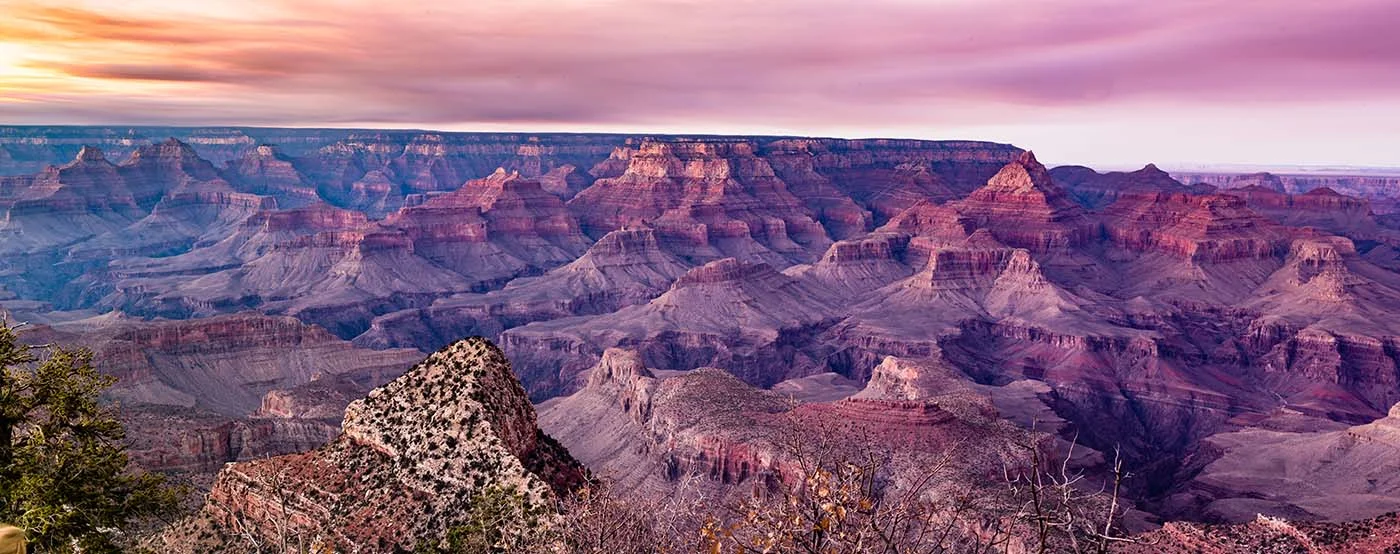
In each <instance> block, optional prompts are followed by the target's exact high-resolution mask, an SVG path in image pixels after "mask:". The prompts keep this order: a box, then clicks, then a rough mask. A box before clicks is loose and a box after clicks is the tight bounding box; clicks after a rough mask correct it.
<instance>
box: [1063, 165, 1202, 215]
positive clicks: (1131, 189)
mask: <svg viewBox="0 0 1400 554" xmlns="http://www.w3.org/2000/svg"><path fill="white" fill-rule="evenodd" d="M1050 177H1051V178H1053V179H1054V180H1055V182H1057V183H1059V184H1060V185H1061V186H1063V187H1064V188H1065V190H1066V191H1068V193H1069V195H1070V197H1071V198H1073V199H1074V201H1075V202H1078V203H1079V204H1080V205H1081V206H1084V207H1085V208H1089V209H1102V208H1104V207H1106V206H1108V205H1110V204H1112V203H1113V202H1115V201H1116V200H1118V197H1120V196H1122V195H1123V194H1144V193H1146V194H1151V193H1178V192H1189V189H1188V188H1187V187H1186V185H1183V184H1181V182H1179V181H1177V180H1176V179H1173V178H1172V177H1171V175H1168V174H1167V172H1165V171H1162V170H1160V169H1157V166H1155V165H1152V164H1148V165H1147V166H1146V167H1143V168H1142V169H1139V170H1137V171H1126V172H1125V171H1110V172H1108V173H1099V172H1097V171H1094V170H1092V169H1089V168H1087V167H1083V166H1073V165H1071V166H1063V167H1056V168H1054V169H1051V170H1050Z"/></svg>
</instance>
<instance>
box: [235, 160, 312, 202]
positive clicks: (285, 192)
mask: <svg viewBox="0 0 1400 554" xmlns="http://www.w3.org/2000/svg"><path fill="white" fill-rule="evenodd" d="M224 176H225V178H226V179H227V180H228V181H229V182H230V183H232V184H233V185H234V186H235V187H237V188H239V190H243V191H246V192H251V193H254V194H263V195H270V196H275V197H277V199H278V201H279V202H280V203H281V205H282V206H284V207H288V208H290V207H296V206H298V205H303V204H311V203H315V202H317V201H318V200H319V199H320V198H319V196H317V193H316V187H315V185H313V184H309V183H308V182H307V179H306V178H305V177H304V176H303V175H302V174H301V172H300V171H298V170H297V168H296V166H295V165H294V164H293V159H292V158H291V157H289V156H286V155H284V154H283V153H282V152H281V151H279V150H278V149H277V147H276V146H272V145H266V144H264V145H259V146H257V147H256V148H253V149H251V150H249V151H248V153H247V154H245V155H244V156H243V157H241V158H238V159H236V160H232V161H230V162H229V164H228V167H227V168H226V169H225V171H224Z"/></svg>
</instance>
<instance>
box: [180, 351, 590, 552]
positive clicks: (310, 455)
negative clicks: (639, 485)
mask: <svg viewBox="0 0 1400 554" xmlns="http://www.w3.org/2000/svg"><path fill="white" fill-rule="evenodd" d="M581 479H582V473H581V471H580V469H579V467H578V466H577V465H576V463H575V462H573V461H572V458H570V457H569V455H568V453H567V452H564V451H563V450H562V449H560V448H559V447H558V446H556V445H555V444H554V443H553V442H552V441H551V440H549V439H548V438H547V437H545V436H544V435H543V433H542V432H540V431H539V429H538V428H537V427H536V425H535V411H534V408H533V407H531V405H530V403H529V401H528V400H527V399H526V397H525V394H524V391H523V390H522V389H521V388H520V385H519V383H518V382H516V381H515V378H514V376H513V375H511V372H510V365H509V363H508V362H507V361H506V359H505V357H504V356H503V355H501V353H500V351H499V350H497V349H496V348H495V346H493V345H491V344H490V343H489V342H486V341H485V340H481V339H468V340H464V341H461V342H458V343H456V344H454V345H452V346H450V347H448V348H444V349H443V350H441V351H439V352H437V353H435V354H433V355H431V356H429V357H428V359H426V360H424V361H423V362H422V363H420V364H419V365H417V366H415V367H414V368H413V369H412V370H410V371H409V372H408V373H406V374H405V375H404V376H403V377H401V378H399V379H396V380H395V381H393V382H391V383H389V384H388V385H386V386H384V387H381V388H379V389H376V390H374V391H373V392H371V393H370V394H369V396H367V397H366V398H364V399H362V400H357V401H355V402H354V403H352V404H351V405H350V407H349V408H348V409H347V410H346V413H345V423H344V425H343V431H342V432H341V434H340V436H339V437H337V438H336V439H335V440H334V441H332V442H331V443H330V444H328V445H326V446H324V447H322V448H320V449H317V450H315V451H312V452H307V453H305V454H297V455H291V456H283V457H278V458H270V459H266V460H259V461H255V462H244V463H238V464H233V465H230V466H228V467H227V468H225V469H224V471H222V472H221V473H220V475H219V477H218V479H217V480H216V482H215V485H214V488H213V490H212V491H211V492H210V494H209V498H208V501H207V503H206V505H205V506H204V508H203V509H202V510H201V512H200V513H199V514H197V515H196V516H195V518H194V520H193V521H191V522H187V523H186V524H185V525H184V526H183V527H176V528H173V529H172V530H170V531H167V533H166V536H165V539H166V541H167V545H168V546H169V547H171V548H173V549H175V550H176V551H198V550H200V549H203V548H210V547H218V548H221V549H228V550H234V551H237V550H239V549H242V548H243V547H244V546H245V545H243V544H241V543H240V541H242V540H243V538H242V537H241V536H240V534H241V533H252V534H253V535H254V536H259V537H262V538H264V539H267V540H270V541H276V540H277V539H278V538H279V537H280V536H291V535H295V536H298V537H303V538H305V540H306V541H307V542H308V543H314V544H320V545H323V546H326V547H331V548H335V549H337V550H343V551H390V550H394V549H412V548H414V546H415V545H417V544H418V543H419V542H427V543H436V542H437V541H440V540H442V539H443V538H444V537H445V535H446V533H447V531H448V530H449V529H451V528H452V527H453V526H456V525H461V524H464V523H466V522H465V521H464V520H463V519H462V518H464V517H465V516H466V514H467V510H466V507H467V505H468V503H469V502H470V501H471V498H472V497H473V496H474V495H475V494H478V493H480V492H481V491H482V490H483V489H485V488H486V487H488V486H489V487H500V488H503V489H509V490H513V491H515V492H516V493H518V494H520V495H522V496H523V498H524V501H525V502H526V504H527V505H534V506H544V505H546V503H547V502H549V499H550V498H551V497H552V496H553V495H554V491H555V490H556V488H557V489H558V490H564V489H566V488H568V487H571V486H575V485H577V484H578V483H580V482H581ZM552 487H555V488H552ZM197 529H198V530H207V531H208V532H210V533H211V534H212V537H211V538H205V537H203V536H200V535H198V534H197V533H198V532H197V531H196V530H197ZM192 533H194V534H192ZM282 533H286V534H287V535H279V534H282ZM211 539H212V542H211Z"/></svg>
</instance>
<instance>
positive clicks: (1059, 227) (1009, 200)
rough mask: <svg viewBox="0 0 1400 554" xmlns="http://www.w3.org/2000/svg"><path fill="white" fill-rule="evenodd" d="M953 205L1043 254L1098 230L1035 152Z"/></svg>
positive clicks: (1000, 237) (984, 225) (999, 233)
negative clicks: (1053, 177)
mask: <svg viewBox="0 0 1400 554" xmlns="http://www.w3.org/2000/svg"><path fill="white" fill-rule="evenodd" d="M953 207H954V209H956V210H957V211H958V213H960V214H962V215H963V217H965V218H967V219H968V220H969V222H970V223H971V224H972V225H973V226H975V227H981V228H986V229H988V230H989V231H991V233H992V235H993V236H995V237H996V238H997V240H1000V241H1002V242H1004V243H1006V244H1007V245H1010V246H1015V247H1018V248H1026V249H1029V250H1030V251H1032V252H1035V253H1038V254H1043V253H1050V252H1053V251H1056V250H1063V249H1065V248H1067V247H1071V246H1078V245H1082V244H1084V243H1085V242H1087V241H1088V240H1089V239H1090V237H1091V235H1092V233H1093V227H1092V224H1091V223H1090V222H1089V220H1088V219H1087V218H1086V217H1085V216H1084V213H1083V210H1082V209H1081V208H1080V207H1079V206H1077V205H1075V204H1074V202H1073V201H1071V200H1070V199H1069V197H1068V196H1067V195H1066V194H1065V192H1064V191H1063V190H1062V189H1061V188H1060V187H1059V185H1057V184H1056V183H1055V182H1054V180H1053V179H1051V177H1050V173H1049V172H1048V171H1047V170H1046V169H1045V166H1043V165H1040V162H1038V161H1036V159H1035V156H1034V155H1033V154H1031V153H1030V152H1026V153H1023V154H1022V155H1021V156H1020V157H1019V158H1017V159H1016V160H1015V161H1013V162H1011V163H1010V164H1007V165H1006V166H1005V167H1003V168H1002V170H1001V171H999V172H997V174H996V175H993V176H992V178H991V179H990V180H988V181H987V184H986V186H984V187H982V188H979V189H977V190H975V191H973V192H972V194H970V195H969V196H968V197H967V198H966V199H963V200H961V201H959V202H957V203H956V204H955V205H954V206H953Z"/></svg>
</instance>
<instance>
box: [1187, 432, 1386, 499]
mask: <svg viewBox="0 0 1400 554" xmlns="http://www.w3.org/2000/svg"><path fill="white" fill-rule="evenodd" d="M1206 443H1207V444H1208V445H1209V449H1210V452H1213V453H1214V454H1213V455H1212V456H1210V457H1209V458H1208V460H1209V462H1208V463H1207V464H1206V465H1205V466H1204V468H1203V469H1201V470H1200V473H1199V474H1198V475H1196V476H1195V477H1194V479H1192V480H1191V481H1190V482H1189V483H1188V484H1187V486H1186V487H1184V488H1183V489H1184V490H1183V492H1180V493H1178V494H1177V495H1176V496H1175V497H1174V498H1173V499H1172V502H1173V503H1174V504H1176V506H1177V507H1178V508H1186V507H1187V505H1193V507H1192V508H1190V509H1191V510H1192V511H1199V513H1202V514H1203V515H1205V516H1206V517H1209V518H1211V519H1215V520H1224V521H1229V522H1241V521H1249V520H1251V519H1253V518H1254V517H1255V515H1256V514H1263V515H1269V516H1283V517H1290V518H1297V519H1306V520H1319V519H1320V520H1324V521H1346V520H1356V519H1365V518H1372V517H1376V516H1379V515H1382V514H1386V513H1389V512H1394V511H1397V510H1400V480H1397V478H1396V475H1397V473H1396V469H1397V468H1396V460H1397V459H1400V458H1397V454H1400V408H1392V409H1391V410H1390V414H1389V416H1382V417H1381V418H1380V419H1377V420H1375V421H1373V422H1370V423H1366V424H1362V425H1356V426H1352V427H1344V428H1340V429H1338V428H1335V427H1327V426H1322V427H1321V428H1314V429H1291V430H1273V429H1263V428H1258V429H1248V430H1242V431H1237V432H1234V433H1224V434H1220V435H1216V436H1215V437H1212V438H1210V439H1208V440H1207V441H1206Z"/></svg>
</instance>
